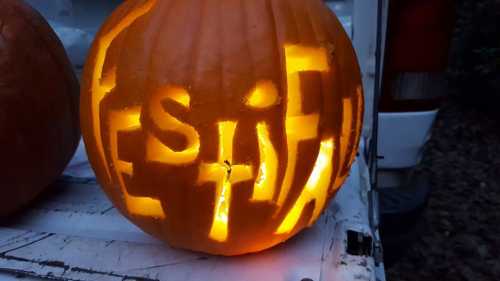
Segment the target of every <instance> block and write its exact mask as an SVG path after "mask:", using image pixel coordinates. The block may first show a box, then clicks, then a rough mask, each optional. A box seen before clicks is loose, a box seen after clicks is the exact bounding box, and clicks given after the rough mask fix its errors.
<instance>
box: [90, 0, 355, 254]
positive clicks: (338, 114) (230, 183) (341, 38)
mask: <svg viewBox="0 0 500 281" xmlns="http://www.w3.org/2000/svg"><path fill="white" fill-rule="evenodd" d="M362 113H363V96H362V87H361V79H360V71H359V67H358V64H357V60H356V57H355V53H354V51H353V48H352V46H351V43H350V41H349V39H348V37H347V35H346V34H345V33H344V31H343V29H342V27H341V25H340V23H339V22H338V20H337V19H336V17H335V16H334V15H333V14H332V13H331V12H330V10H329V9H328V8H327V7H326V6H325V5H324V4H323V3H322V1H320V0H309V1H303V0H243V1H233V0H207V1H198V0H130V1H127V2H125V3H123V4H122V5H121V6H120V7H119V8H118V9H117V10H116V11H115V12H114V13H113V14H112V15H111V17H110V18H109V19H108V20H107V21H106V23H105V24H104V26H103V27H102V28H101V30H100V32H99V34H98V35H97V38H96V40H95V43H94V45H93V48H92V51H91V53H90V56H89V58H88V61H87V64H86V68H85V73H84V79H83V84H82V95H81V122H82V123H81V125H82V132H83V135H84V139H85V142H86V146H87V150H88V153H89V158H90V161H91V163H92V165H93V167H94V169H95V172H96V174H97V177H98V179H99V182H100V183H101V185H102V187H103V188H104V190H105V191H106V193H107V194H108V196H109V197H110V198H111V200H112V201H113V202H114V203H115V205H116V206H117V207H118V208H119V210H120V211H121V212H122V213H123V214H124V215H125V216H127V217H128V218H129V219H130V220H131V221H133V222H134V223H136V224H137V225H138V226H140V227H141V228H142V229H144V230H145V231H146V232H148V233H151V234H152V235H154V236H156V237H158V238H160V239H163V240H165V241H168V242H169V243H170V244H171V245H173V246H175V247H181V248H187V249H192V250H198V251H204V252H208V253H214V254H222V255H237V254H244V253H249V252H256V251H260V250H263V249H266V248H269V247H271V246H273V245H276V244H278V243H280V242H282V241H284V240H286V239H288V238H290V237H291V236H293V235H294V234H296V233H297V232H298V231H300V230H302V229H304V228H305V227H307V226H310V225H311V224H313V223H314V221H315V220H316V219H317V218H318V217H319V215H320V214H321V212H322V211H323V210H324V208H325V206H327V203H328V200H329V199H330V198H331V197H332V196H333V195H334V194H335V192H336V191H337V190H338V189H339V187H340V186H341V184H342V183H343V181H344V179H345V178H346V176H347V175H348V172H349V168H350V165H351V163H352V161H353V159H354V157H355V154H356V151H357V148H358V141H359V135H360V130H361V123H362Z"/></svg>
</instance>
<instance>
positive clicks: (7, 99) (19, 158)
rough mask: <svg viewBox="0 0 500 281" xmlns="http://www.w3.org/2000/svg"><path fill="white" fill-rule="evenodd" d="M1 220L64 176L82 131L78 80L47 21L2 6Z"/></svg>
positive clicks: (8, 3)
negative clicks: (79, 118)
mask: <svg viewBox="0 0 500 281" xmlns="http://www.w3.org/2000/svg"><path fill="white" fill-rule="evenodd" d="M0 23H1V24H0V144H1V145H0V190H1V192H2V196H0V217H3V216H7V215H9V214H11V213H12V212H14V211H17V210H19V209H20V208H21V207H22V206H24V205H25V204H26V203H28V202H29V201H31V200H32V199H33V198H34V197H35V196H36V195H37V194H38V193H40V192H41V191H42V189H43V188H45V187H46V186H48V185H49V184H50V183H51V182H53V181H54V180H55V179H56V178H57V177H58V176H59V175H60V174H61V173H62V171H63V169H64V167H65V166H66V164H67V163H68V162H69V160H70V158H71V156H72V155H73V153H74V151H75V149H76V146H77V144H78V141H79V139H80V131H79V126H78V123H79V122H78V80H77V78H76V77H75V75H74V73H73V70H72V68H71V64H70V62H69V59H68V58H67V56H66V53H65V50H64V48H63V46H62V44H61V43H60V41H59V39H58V38H57V36H56V35H55V33H54V32H53V31H52V29H51V28H50V26H49V25H48V24H47V23H46V22H45V20H44V19H43V18H42V17H41V16H40V15H39V14H38V13H37V12H36V11H34V10H33V9H32V8H31V7H29V6H28V5H27V4H25V3H24V2H23V1H19V0H0Z"/></svg>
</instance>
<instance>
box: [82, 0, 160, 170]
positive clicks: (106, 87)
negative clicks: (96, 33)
mask: <svg viewBox="0 0 500 281" xmlns="http://www.w3.org/2000/svg"><path fill="white" fill-rule="evenodd" d="M155 3H156V0H149V1H147V2H146V3H145V4H144V5H142V6H140V7H137V8H136V9H134V10H133V11H132V12H131V13H130V14H128V15H127V16H125V17H124V18H123V19H122V20H121V22H119V23H118V24H117V25H115V26H114V27H113V28H112V29H111V30H110V31H109V32H108V33H106V34H104V35H102V36H101V37H100V39H99V41H98V42H97V44H98V47H97V53H96V56H95V66H94V73H93V75H92V86H91V87H92V97H91V107H92V125H93V127H94V138H95V141H96V144H97V151H98V153H99V155H100V157H101V159H102V161H103V162H104V163H106V162H107V161H106V156H105V154H104V147H103V145H102V135H101V123H100V121H99V119H100V113H101V112H100V109H99V106H100V104H101V101H102V99H103V98H104V97H105V96H106V95H107V94H108V93H109V92H110V91H111V90H112V89H113V88H114V87H115V86H116V69H114V68H113V69H112V70H111V72H110V73H107V75H108V77H106V78H105V79H103V70H104V63H105V62H106V55H107V53H108V49H109V46H110V45H111V43H112V42H113V40H114V39H115V38H116V37H117V36H118V35H119V34H120V33H121V32H122V31H123V30H125V29H126V28H127V27H129V26H130V25H131V24H132V23H133V22H135V20H137V19H138V18H139V17H141V16H143V15H144V14H146V13H147V12H148V11H149V10H150V9H151V8H152V7H153V6H154V4H155ZM103 166H104V168H105V171H106V174H107V176H108V178H109V179H111V174H110V171H109V168H108V166H107V165H106V164H104V165H103Z"/></svg>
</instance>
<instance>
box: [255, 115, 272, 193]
mask: <svg viewBox="0 0 500 281" xmlns="http://www.w3.org/2000/svg"><path fill="white" fill-rule="evenodd" d="M257 136H258V140H259V155H260V167H259V174H258V175H257V179H256V180H255V185H254V189H253V195H252V200H254V201H271V200H272V199H273V196H274V192H275V190H276V179H277V173H278V155H277V154H276V149H274V146H273V143H272V142H271V139H270V137H269V127H268V125H267V124H266V123H265V122H261V123H259V124H257Z"/></svg>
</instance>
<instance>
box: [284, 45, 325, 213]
mask: <svg viewBox="0 0 500 281" xmlns="http://www.w3.org/2000/svg"><path fill="white" fill-rule="evenodd" d="M327 54H328V53H327V51H326V49H324V48H308V47H301V46H296V45H286V46H285V60H286V73H287V109H286V117H285V118H286V120H285V124H286V136H287V145H288V152H287V153H288V160H287V166H286V171H285V178H284V180H283V184H282V186H281V190H280V194H279V197H278V202H277V204H278V206H282V205H283V203H284V202H285V200H286V198H287V195H288V193H289V191H290V188H291V186H292V182H293V178H294V175H295V168H296V167H295V166H296V164H297V149H298V145H299V143H300V142H301V141H305V140H309V139H315V138H317V137H318V125H319V115H318V114H310V115H304V113H303V109H302V93H301V83H300V75H299V74H300V72H304V71H320V72H326V71H329V65H328V56H327Z"/></svg>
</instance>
